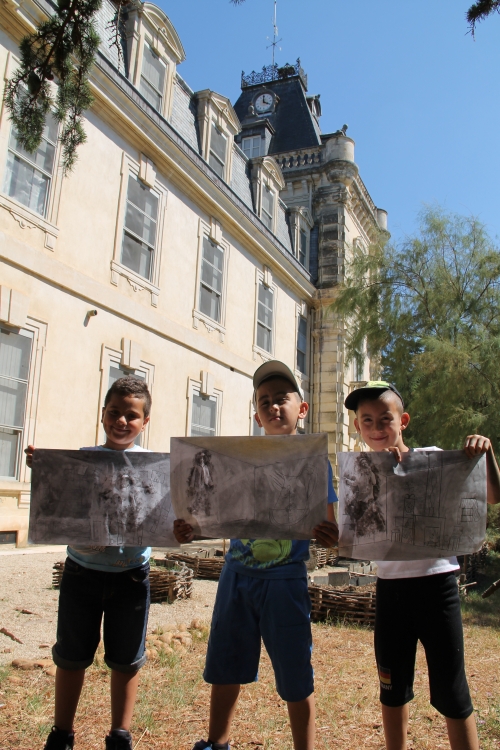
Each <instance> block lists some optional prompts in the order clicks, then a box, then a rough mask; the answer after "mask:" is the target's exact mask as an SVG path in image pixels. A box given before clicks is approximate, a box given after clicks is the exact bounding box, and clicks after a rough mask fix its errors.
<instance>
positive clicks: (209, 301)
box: [200, 236, 224, 323]
mask: <svg viewBox="0 0 500 750" xmlns="http://www.w3.org/2000/svg"><path fill="white" fill-rule="evenodd" d="M223 264H224V251H223V249H222V248H221V247H220V246H219V245H214V243H213V242H211V241H210V239H209V238H208V237H206V236H204V237H203V250H202V258H201V281H200V312H202V313H203V314H204V315H208V317H209V318H212V320H216V321H217V323H220V319H221V297H222V274H223V268H224V265H223Z"/></svg>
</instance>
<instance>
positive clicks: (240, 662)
mask: <svg viewBox="0 0 500 750" xmlns="http://www.w3.org/2000/svg"><path fill="white" fill-rule="evenodd" d="M253 387H254V405H255V408H256V415H255V419H256V421H257V423H258V425H259V426H260V427H263V428H264V431H265V433H266V435H296V434H297V422H298V420H299V419H303V418H304V417H305V416H306V414H307V411H308V408H309V406H308V404H307V403H306V402H305V401H303V400H302V396H301V392H300V388H299V386H298V384H297V381H296V380H295V377H294V375H293V373H292V372H291V370H290V369H289V368H288V367H287V366H286V365H285V364H283V363H282V362H278V361H277V360H274V361H271V362H266V363H265V364H263V365H262V366H261V367H259V368H258V369H257V371H256V372H255V374H254V378H253ZM336 500H337V498H336V495H335V491H334V489H333V485H332V475H331V468H329V482H328V503H329V505H328V518H329V520H328V521H324V522H323V523H321V524H319V526H317V527H316V528H315V529H314V530H313V531H312V532H311V535H312V536H315V537H316V539H317V540H318V541H319V542H320V543H321V544H323V545H324V546H325V547H331V546H332V545H333V544H335V543H336V542H337V538H338V533H337V531H338V530H337V525H336V523H335V520H334V514H333V506H332V505H331V503H333V502H335V501H336ZM174 532H175V534H176V538H177V540H178V541H179V542H189V541H191V540H192V538H193V530H192V527H191V526H190V525H189V524H186V523H185V522H184V521H183V520H182V519H178V520H177V521H175V523H174ZM308 558H309V542H307V541H273V540H254V539H232V540H231V545H230V548H229V552H228V554H227V556H226V565H225V566H224V569H223V571H222V575H221V578H220V582H219V587H218V590H217V598H216V602H215V607H214V613H213V617H212V627H211V632H210V640H209V643H208V652H207V661H206V666H205V672H204V675H203V676H204V679H205V680H206V681H207V682H209V683H211V684H212V692H211V699H210V723H209V731H208V737H209V739H208V741H207V742H206V741H205V740H200V741H199V742H197V743H196V745H195V746H194V749H193V750H205V748H213V750H227V749H228V748H229V743H228V739H229V733H230V727H231V720H232V718H233V715H234V712H235V709H236V703H237V700H238V695H239V692H240V685H241V684H242V683H249V682H254V681H255V680H256V679H257V670H258V665H259V657H260V643H261V637H262V639H263V641H264V644H265V646H266V649H267V652H268V654H269V656H270V658H271V662H272V664H273V668H274V673H275V677H276V687H277V690H278V693H279V695H280V697H281V698H282V699H283V700H284V701H286V702H287V705H288V714H289V717H290V724H291V729H292V737H293V744H294V748H295V750H312V748H313V745H314V716H315V708H314V693H313V690H314V685H313V672H312V667H311V648H312V636H311V624H310V619H309V615H310V608H311V605H310V601H309V594H308V591H307V574H306V567H305V562H304V561H305V560H307V559H308Z"/></svg>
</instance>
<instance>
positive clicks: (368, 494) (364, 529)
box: [343, 453, 386, 537]
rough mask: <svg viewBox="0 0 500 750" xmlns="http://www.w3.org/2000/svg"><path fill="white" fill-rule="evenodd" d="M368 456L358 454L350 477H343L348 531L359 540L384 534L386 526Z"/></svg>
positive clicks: (375, 470)
mask: <svg viewBox="0 0 500 750" xmlns="http://www.w3.org/2000/svg"><path fill="white" fill-rule="evenodd" d="M379 474H380V473H379V469H378V467H377V466H376V465H375V464H374V463H372V461H371V460H370V456H369V455H367V454H366V453H359V454H358V455H357V456H356V457H355V459H354V466H353V470H352V473H347V472H346V473H345V474H344V476H343V479H344V482H345V487H346V495H345V506H344V509H345V510H344V512H345V513H346V514H347V515H348V516H349V518H350V528H351V530H353V531H355V533H356V535H357V536H358V537H360V536H369V535H370V534H374V533H375V532H377V531H385V528H386V524H385V518H384V514H383V511H382V507H381V505H380V502H379V494H380V475H379Z"/></svg>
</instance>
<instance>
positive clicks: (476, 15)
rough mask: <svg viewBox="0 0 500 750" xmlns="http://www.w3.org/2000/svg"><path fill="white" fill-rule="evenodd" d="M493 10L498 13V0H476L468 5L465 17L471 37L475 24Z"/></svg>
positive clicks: (499, 6) (473, 34) (499, 10)
mask: <svg viewBox="0 0 500 750" xmlns="http://www.w3.org/2000/svg"><path fill="white" fill-rule="evenodd" d="M495 12H496V13H500V0H478V2H477V3H473V5H471V6H470V8H469V10H468V11H467V13H466V15H465V17H466V19H467V23H468V24H469V30H470V33H471V34H472V36H473V37H474V36H475V33H476V25H477V24H478V23H479V22H480V21H484V20H485V19H486V18H488V16H490V15H491V14H492V13H495Z"/></svg>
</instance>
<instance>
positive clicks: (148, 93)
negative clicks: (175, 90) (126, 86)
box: [140, 43, 167, 112]
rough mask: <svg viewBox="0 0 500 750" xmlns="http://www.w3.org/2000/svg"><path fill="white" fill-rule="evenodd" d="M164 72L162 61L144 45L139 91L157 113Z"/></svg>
mask: <svg viewBox="0 0 500 750" xmlns="http://www.w3.org/2000/svg"><path fill="white" fill-rule="evenodd" d="M166 72H167V66H166V65H165V63H164V62H163V60H160V58H159V57H158V55H157V54H156V53H155V52H153V50H152V49H151V47H150V46H149V44H147V43H145V44H144V51H143V54H142V72H141V82H140V91H141V94H142V95H143V97H144V98H145V99H147V101H148V102H149V103H150V104H151V105H152V106H153V107H154V108H155V109H156V110H158V112H161V111H162V101H163V92H164V89H165V75H166Z"/></svg>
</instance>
